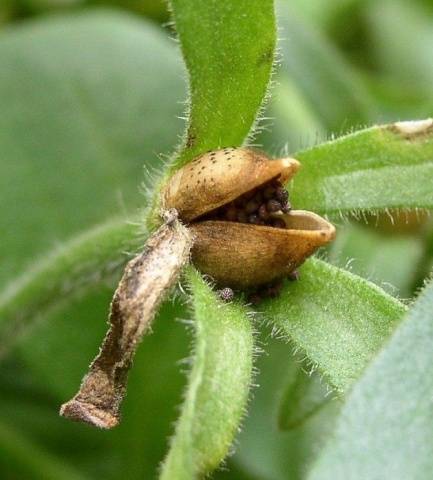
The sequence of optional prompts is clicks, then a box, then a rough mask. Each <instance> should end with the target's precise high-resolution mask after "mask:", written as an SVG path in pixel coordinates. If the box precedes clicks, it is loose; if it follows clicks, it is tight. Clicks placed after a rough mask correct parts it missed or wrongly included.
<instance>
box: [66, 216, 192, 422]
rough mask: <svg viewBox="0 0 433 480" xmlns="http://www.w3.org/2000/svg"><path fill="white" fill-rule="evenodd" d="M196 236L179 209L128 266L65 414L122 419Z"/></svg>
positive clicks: (76, 417)
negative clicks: (161, 310)
mask: <svg viewBox="0 0 433 480" xmlns="http://www.w3.org/2000/svg"><path fill="white" fill-rule="evenodd" d="M190 248H191V236H190V234H189V232H188V230H187V229H186V228H185V227H184V226H183V225H182V224H181V223H180V222H179V221H178V220H177V214H176V212H175V211H169V212H167V213H166V215H165V223H164V224H163V225H162V227H160V228H159V229H158V230H157V231H156V232H155V234H154V235H152V237H151V238H150V239H149V241H148V242H147V245H146V247H145V249H144V251H143V252H142V253H140V254H139V255H138V256H137V257H135V258H134V259H132V260H131V261H130V262H129V263H128V265H127V266H126V268H125V272H124V274H123V277H122V279H121V280H120V283H119V286H118V287H117V290H116V292H115V293H114V297H113V300H112V302H111V309H110V317H109V320H110V329H109V331H108V334H107V336H106V337H105V340H104V343H103V345H102V348H101V350H100V352H99V354H98V356H97V357H96V358H95V360H94V361H93V363H92V364H91V366H90V370H89V373H88V374H87V375H86V376H85V377H84V379H83V382H82V384H81V387H80V390H79V392H78V393H77V394H76V395H75V397H74V398H73V399H72V400H70V401H69V402H67V403H65V404H64V405H62V407H61V409H60V415H62V416H64V417H68V418H70V419H72V420H78V421H81V422H86V423H90V424H92V425H94V426H97V427H100V428H112V427H114V426H115V425H117V423H118V422H119V407H120V403H121V401H122V399H123V397H124V395H125V390H126V380H127V375H128V371H129V369H130V367H131V363H132V359H133V356H134V354H135V351H136V349H137V347H138V344H139V342H140V340H141V338H142V336H143V334H144V333H145V332H146V331H147V330H148V329H149V327H150V324H151V321H152V320H153V317H154V316H155V313H156V312H157V310H158V307H159V305H160V303H161V301H162V300H163V299H164V297H165V295H166V293H167V292H168V290H169V289H170V287H172V286H173V284H174V283H175V282H176V280H177V278H178V276H179V273H180V271H181V269H182V267H183V266H184V264H185V263H186V262H187V260H188V258H189V250H190Z"/></svg>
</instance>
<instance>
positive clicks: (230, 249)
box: [163, 148, 335, 288]
mask: <svg viewBox="0 0 433 480" xmlns="http://www.w3.org/2000/svg"><path fill="white" fill-rule="evenodd" d="M299 167H300V164H299V162H298V161H296V160H294V159H291V158H286V159H279V160H270V159H269V158H268V157H266V155H265V154H263V153H262V152H257V151H255V150H252V149H245V148H238V149H225V150H220V151H216V152H212V153H207V154H205V155H203V156H201V157H199V158H197V159H196V160H194V161H193V162H191V163H190V164H188V165H186V166H185V167H183V168H181V169H180V170H179V171H177V172H176V173H175V174H174V176H173V177H172V178H171V179H170V180H169V182H168V184H167V186H166V188H165V190H164V191H163V207H164V208H168V207H173V208H176V209H177V211H178V212H179V218H180V219H181V220H183V221H184V222H187V223H188V224H189V226H188V227H189V229H190V231H191V233H192V235H193V237H194V245H193V248H192V252H191V253H192V260H193V262H194V263H195V265H196V266H197V267H198V268H199V269H200V270H201V271H202V272H203V273H206V274H208V275H210V276H212V277H213V278H214V279H215V280H216V281H217V282H218V283H219V284H220V285H224V286H226V285H228V286H231V287H236V288H250V287H256V286H259V285H264V284H269V283H272V282H274V281H275V280H278V279H280V278H282V277H285V276H287V275H289V274H290V273H291V272H292V271H293V270H295V269H296V268H297V267H298V266H299V265H300V264H301V263H302V262H303V261H304V260H305V259H306V258H307V257H308V256H309V255H311V254H312V253H314V252H315V251H316V250H317V248H319V247H320V246H322V245H324V244H326V243H328V242H329V241H331V240H332V239H333V238H334V236H335V228H334V226H333V225H331V224H330V223H329V222H327V221H326V220H324V219H323V218H321V217H319V216H318V215H316V214H314V213H311V212H306V211H295V210H290V205H289V204H288V201H287V199H288V194H287V192H286V193H284V192H285V189H284V187H283V184H284V183H286V182H287V181H288V180H289V179H290V178H291V177H292V176H293V175H294V174H295V173H296V172H297V170H298V169H299ZM279 199H281V200H282V201H281V200H279ZM233 206H235V207H234V208H235V210H232V209H233ZM289 210H290V211H289ZM235 211H236V218H235V220H234V221H227V220H228V218H230V219H231V218H232V217H233V218H234V212H235ZM228 212H230V214H229V213H228Z"/></svg>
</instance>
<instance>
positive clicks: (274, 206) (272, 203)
mask: <svg viewBox="0 0 433 480" xmlns="http://www.w3.org/2000/svg"><path fill="white" fill-rule="evenodd" d="M266 209H267V210H268V212H278V210H281V203H280V202H278V201H277V200H268V201H267V203H266Z"/></svg>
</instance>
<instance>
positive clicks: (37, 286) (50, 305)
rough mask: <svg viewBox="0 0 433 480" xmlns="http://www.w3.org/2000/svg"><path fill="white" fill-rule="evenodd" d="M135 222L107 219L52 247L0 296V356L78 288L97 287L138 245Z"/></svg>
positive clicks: (116, 271)
mask: <svg viewBox="0 0 433 480" xmlns="http://www.w3.org/2000/svg"><path fill="white" fill-rule="evenodd" d="M142 237H143V235H142V234H141V231H140V227H139V226H137V225H136V224H128V223H126V222H125V221H122V220H115V221H111V222H109V223H107V224H105V225H102V226H100V227H98V228H95V229H94V230H91V231H89V232H86V233H85V234H83V235H81V236H79V237H77V238H76V239H74V240H73V241H71V242H69V243H66V244H65V245H63V246H62V247H60V248H58V251H57V252H54V253H52V254H51V255H50V256H49V257H47V258H46V259H44V260H43V261H40V262H39V263H38V264H35V265H34V267H33V268H32V269H31V270H28V271H27V272H26V273H25V274H24V275H22V276H21V277H20V278H18V279H17V280H15V281H14V282H12V283H11V284H10V285H9V286H8V287H7V288H6V289H5V290H4V291H3V292H2V295H1V296H0V338H1V341H0V344H1V349H0V355H2V354H5V353H6V352H7V351H8V349H9V348H10V347H11V345H13V343H14V342H15V341H16V340H17V339H18V338H19V337H20V336H21V334H23V333H24V331H26V330H27V329H28V328H29V327H30V326H31V325H32V324H34V323H35V322H36V321H37V320H38V319H40V318H41V317H42V316H44V315H46V314H47V313H49V312H50V311H52V310H54V309H55V308H57V307H59V306H61V305H65V303H67V302H68V301H71V299H72V298H75V297H76V296H77V295H79V294H80V293H82V292H84V291H87V292H88V291H89V290H91V289H93V290H94V289H95V288H97V287H100V286H101V284H103V283H104V282H106V281H107V280H109V279H110V278H112V277H113V276H114V275H116V274H117V273H118V272H119V270H120V269H121V267H122V266H123V265H124V264H125V263H126V261H127V256H126V255H125V252H130V251H131V249H132V250H134V249H136V248H137V247H138V246H140V245H142V244H143V238H142Z"/></svg>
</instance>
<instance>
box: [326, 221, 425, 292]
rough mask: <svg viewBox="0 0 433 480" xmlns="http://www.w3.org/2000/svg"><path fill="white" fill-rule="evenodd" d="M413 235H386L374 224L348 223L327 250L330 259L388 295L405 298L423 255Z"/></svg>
mask: <svg viewBox="0 0 433 480" xmlns="http://www.w3.org/2000/svg"><path fill="white" fill-rule="evenodd" d="M423 251H424V248H423V243H422V240H421V239H420V238H417V237H416V236H414V235H405V234H399V235H385V234H384V233H381V232H378V231H375V230H374V229H373V228H365V227H362V226H360V225H350V226H348V227H346V228H344V229H340V231H339V232H338V235H337V238H336V240H335V242H334V243H332V245H331V248H330V253H329V260H330V261H331V263H333V264H335V265H337V266H339V267H343V268H344V267H346V266H347V265H348V264H350V271H351V272H352V273H356V274H358V275H360V276H361V277H364V278H367V279H368V280H370V281H372V282H374V283H376V284H377V285H379V286H380V287H381V288H383V289H384V290H385V291H387V292H388V293H390V294H391V295H394V296H396V294H397V295H399V296H402V297H404V298H408V297H410V296H411V293H412V291H411V288H412V285H413V283H414V281H415V277H416V274H417V267H418V265H419V262H420V261H421V258H422V255H423Z"/></svg>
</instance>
